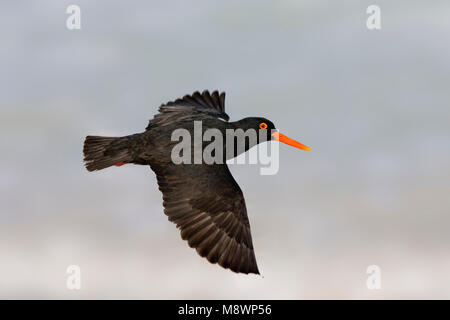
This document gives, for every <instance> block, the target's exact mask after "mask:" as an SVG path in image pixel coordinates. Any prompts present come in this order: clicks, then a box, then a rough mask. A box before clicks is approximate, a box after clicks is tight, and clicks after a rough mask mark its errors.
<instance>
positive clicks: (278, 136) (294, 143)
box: [272, 131, 311, 151]
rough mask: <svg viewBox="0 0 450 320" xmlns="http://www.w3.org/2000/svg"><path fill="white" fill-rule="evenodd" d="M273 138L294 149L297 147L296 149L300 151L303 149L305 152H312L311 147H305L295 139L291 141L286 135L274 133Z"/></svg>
mask: <svg viewBox="0 0 450 320" xmlns="http://www.w3.org/2000/svg"><path fill="white" fill-rule="evenodd" d="M272 137H273V139H274V140H277V141H280V142H283V143H286V144H288V145H290V146H293V147H296V148H299V149H302V150H305V151H309V150H311V149H310V148H309V147H307V146H305V145H304V144H302V143H300V142H298V141H295V140H294V139H291V138H289V137H287V136H285V135H284V134H282V133H281V132H279V131H277V132H274V133H272Z"/></svg>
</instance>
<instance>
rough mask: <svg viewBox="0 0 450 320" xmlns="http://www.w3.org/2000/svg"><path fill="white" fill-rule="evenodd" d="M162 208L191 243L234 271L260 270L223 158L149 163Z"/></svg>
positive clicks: (240, 202) (244, 213)
mask: <svg viewBox="0 0 450 320" xmlns="http://www.w3.org/2000/svg"><path fill="white" fill-rule="evenodd" d="M151 168H152V169H153V171H155V173H156V176H157V180H158V185H159V189H160V190H161V192H162V193H163V200H164V201H163V204H164V212H165V214H166V215H167V216H168V218H169V220H170V221H172V222H174V223H175V224H176V225H177V227H178V228H179V229H180V230H181V237H182V238H183V239H184V240H187V242H188V244H189V246H190V247H192V248H195V249H196V250H197V252H198V254H199V255H200V256H202V257H205V258H206V259H208V261H209V262H211V263H218V264H219V265H220V266H222V267H224V268H229V269H231V270H232V271H234V272H241V273H255V274H259V271H258V266H257V264H256V258H255V253H254V250H253V244H252V238H251V234H250V223H249V220H248V217H247V209H246V206H245V200H244V196H243V194H242V191H241V189H240V187H239V185H238V184H237V183H236V181H235V180H234V178H233V176H232V175H231V173H230V171H229V169H228V166H227V165H226V164H214V165H206V164H205V165H184V164H180V165H175V164H169V165H168V164H165V165H151Z"/></svg>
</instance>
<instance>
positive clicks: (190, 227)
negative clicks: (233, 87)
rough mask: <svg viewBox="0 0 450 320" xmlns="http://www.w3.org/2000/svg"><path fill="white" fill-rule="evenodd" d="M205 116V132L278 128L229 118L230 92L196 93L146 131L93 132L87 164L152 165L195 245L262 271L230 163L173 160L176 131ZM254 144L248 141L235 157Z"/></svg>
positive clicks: (208, 254)
mask: <svg viewBox="0 0 450 320" xmlns="http://www.w3.org/2000/svg"><path fill="white" fill-rule="evenodd" d="M199 120H201V121H202V124H203V130H206V129H208V128H216V129H219V130H220V131H222V132H224V131H225V130H226V129H227V128H234V129H236V128H242V129H244V130H246V129H248V128H254V129H258V125H259V124H260V123H261V122H262V121H264V122H265V123H267V125H268V129H269V130H268V132H270V129H274V128H275V126H274V125H273V123H272V122H270V121H269V120H267V119H264V118H245V119H242V120H240V121H236V122H228V120H229V116H228V115H227V114H226V113H225V93H221V94H219V92H217V91H214V92H212V93H211V94H210V93H209V92H208V91H204V92H203V93H201V94H200V93H199V92H195V93H193V94H192V95H187V96H184V97H183V98H182V99H177V100H175V101H172V102H168V103H166V104H163V105H162V106H161V107H160V108H159V113H158V114H157V115H155V117H154V118H153V119H152V120H150V121H149V124H148V126H147V128H146V130H145V131H144V132H142V133H138V134H134V135H130V136H126V137H118V138H112V137H98V136H87V137H86V140H85V144H84V150H83V151H84V156H85V158H84V161H85V165H86V168H87V169H88V170H89V171H94V170H100V169H103V168H106V167H109V166H112V165H121V164H125V163H134V164H143V165H150V167H151V169H152V170H153V171H154V172H155V173H156V177H157V181H158V185H159V189H160V190H161V192H162V194H163V205H164V212H165V214H166V215H167V216H168V219H169V220H170V221H172V222H174V223H175V224H176V225H177V227H178V228H179V229H180V230H181V237H182V238H183V239H184V240H186V241H187V242H188V244H189V246H191V247H192V248H195V249H196V250H197V252H198V254H199V255H200V256H202V257H205V258H206V259H208V261H209V262H211V263H218V264H219V265H220V266H222V267H224V268H229V269H231V270H232V271H234V272H240V273H255V274H259V270H258V266H257V263H256V258H255V252H254V248H253V243H252V237H251V232H250V223H249V219H248V216H247V209H246V205H245V200H244V196H243V194H242V191H241V189H240V187H239V185H238V184H237V183H236V181H235V180H234V179H233V176H232V175H231V173H230V171H229V169H228V166H227V165H226V164H225V163H223V164H217V163H215V164H209V165H208V164H205V163H202V164H178V165H177V164H174V163H173V162H172V159H171V150H172V148H173V147H174V145H175V144H177V143H178V142H177V141H171V133H172V132H173V131H174V130H175V129H179V128H185V129H187V130H190V131H192V128H193V122H194V121H199ZM269 139H270V137H269ZM258 142H259V141H258ZM250 147H252V145H248V143H247V144H246V145H245V146H243V148H241V149H240V151H235V152H234V153H233V156H236V155H237V154H239V153H241V152H244V151H246V150H248V149H249V148H250ZM224 154H225V153H224Z"/></svg>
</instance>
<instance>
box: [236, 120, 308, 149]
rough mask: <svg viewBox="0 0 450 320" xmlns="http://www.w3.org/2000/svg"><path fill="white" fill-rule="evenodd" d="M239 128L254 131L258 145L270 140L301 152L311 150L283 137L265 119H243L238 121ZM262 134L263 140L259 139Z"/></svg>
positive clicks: (270, 122) (271, 123)
mask: <svg viewBox="0 0 450 320" xmlns="http://www.w3.org/2000/svg"><path fill="white" fill-rule="evenodd" d="M239 127H240V128H242V129H243V130H247V129H254V130H256V131H257V132H258V133H259V134H258V143H260V142H264V141H270V140H276V141H280V142H283V143H286V144H288V145H290V146H292V147H295V148H299V149H302V150H306V151H309V150H311V149H310V148H309V147H307V146H305V145H304V144H302V143H300V142H298V141H295V140H294V139H291V138H289V137H288V136H285V135H284V134H282V133H281V132H279V131H278V129H277V128H276V127H275V125H274V124H273V122H272V121H270V120H269V119H266V118H262V117H250V118H245V119H242V120H240V121H239ZM261 133H262V134H263V135H262V137H264V138H265V139H264V138H263V139H261V138H260V134H261Z"/></svg>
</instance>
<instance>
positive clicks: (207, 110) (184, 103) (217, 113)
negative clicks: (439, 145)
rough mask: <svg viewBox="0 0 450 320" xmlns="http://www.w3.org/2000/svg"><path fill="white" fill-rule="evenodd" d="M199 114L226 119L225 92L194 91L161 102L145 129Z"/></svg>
mask: <svg viewBox="0 0 450 320" xmlns="http://www.w3.org/2000/svg"><path fill="white" fill-rule="evenodd" d="M199 114H203V115H205V114H207V115H209V116H212V117H215V118H221V119H223V120H225V121H228V120H229V119H230V117H229V116H228V115H227V114H226V113H225V92H222V93H220V94H219V92H218V91H214V92H213V93H211V94H210V93H209V91H208V90H205V91H203V92H202V93H200V92H198V91H196V92H194V93H193V94H191V95H186V96H184V97H183V98H181V99H177V100H175V101H170V102H168V103H166V104H163V105H161V106H160V107H159V113H158V114H156V115H155V117H154V118H153V119H152V120H150V122H149V124H148V126H147V128H146V129H149V128H151V127H152V126H153V125H158V126H165V125H169V124H171V123H173V122H177V121H180V120H184V119H191V118H192V119H195V117H196V116H198V115H199Z"/></svg>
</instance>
